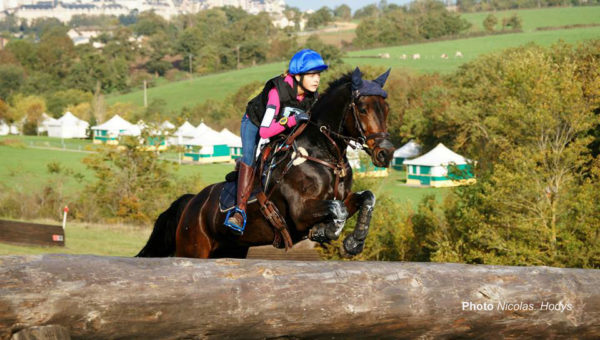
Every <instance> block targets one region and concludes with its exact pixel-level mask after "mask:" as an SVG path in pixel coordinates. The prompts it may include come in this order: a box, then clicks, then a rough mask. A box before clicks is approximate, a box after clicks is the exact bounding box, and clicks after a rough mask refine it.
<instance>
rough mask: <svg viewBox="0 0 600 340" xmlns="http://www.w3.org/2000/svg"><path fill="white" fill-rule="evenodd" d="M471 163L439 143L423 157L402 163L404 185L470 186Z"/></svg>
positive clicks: (471, 179) (471, 175) (471, 181)
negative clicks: (404, 174)
mask: <svg viewBox="0 0 600 340" xmlns="http://www.w3.org/2000/svg"><path fill="white" fill-rule="evenodd" d="M471 163H472V161H470V160H468V159H466V158H464V157H463V156H461V155H459V154H457V153H455V152H454V151H452V150H450V149H448V148H447V147H446V146H445V145H444V144H442V143H440V144H438V145H437V146H436V147H435V148H433V150H431V151H429V152H428V153H426V154H424V155H423V156H421V157H417V158H415V159H410V160H406V161H404V165H406V167H407V172H406V173H407V179H406V184H408V185H419V186H429V187H450V186H457V185H463V184H470V183H473V182H475V178H474V176H473V172H472V168H471ZM455 170H456V171H455Z"/></svg>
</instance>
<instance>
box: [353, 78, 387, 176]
mask: <svg viewBox="0 0 600 340" xmlns="http://www.w3.org/2000/svg"><path fill="white" fill-rule="evenodd" d="M389 74H390V70H387V72H385V73H384V74H382V75H380V76H379V77H377V79H375V80H373V81H369V80H365V79H362V73H361V72H360V70H359V69H358V67H357V68H356V69H355V70H354V72H353V73H352V86H351V88H352V101H351V103H350V112H351V113H350V114H347V115H346V119H345V122H344V124H345V128H346V130H347V131H348V132H349V133H350V134H351V135H353V136H354V137H356V138H358V139H360V140H361V142H362V143H363V144H364V145H366V148H365V151H366V152H367V153H368V154H369V156H371V160H372V161H373V164H375V165H376V166H380V167H387V166H388V165H389V164H390V161H391V160H392V157H393V154H394V145H393V144H392V142H391V141H390V139H389V137H390V134H389V133H388V132H387V124H386V120H387V116H388V112H389V105H388V104H387V102H386V101H385V99H386V98H387V93H386V92H385V91H384V90H383V85H384V84H385V81H386V80H387V77H388V75H389Z"/></svg>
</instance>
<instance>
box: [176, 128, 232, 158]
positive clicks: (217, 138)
mask: <svg viewBox="0 0 600 340" xmlns="http://www.w3.org/2000/svg"><path fill="white" fill-rule="evenodd" d="M184 145H185V147H186V152H185V153H184V157H183V159H184V160H187V161H193V162H197V163H220V162H229V161H231V156H230V155H229V147H228V146H227V141H226V140H225V139H224V138H223V136H222V135H221V134H220V133H218V132H217V131H215V130H213V129H211V128H210V127H208V126H207V125H205V124H204V123H202V124H200V125H199V126H198V127H197V128H196V137H195V138H194V139H192V140H191V141H187V142H185V143H184Z"/></svg>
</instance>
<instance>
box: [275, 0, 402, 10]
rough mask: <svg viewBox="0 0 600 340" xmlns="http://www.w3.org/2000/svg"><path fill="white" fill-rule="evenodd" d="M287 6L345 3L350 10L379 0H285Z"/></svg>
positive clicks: (391, 1) (398, 0) (303, 7)
mask: <svg viewBox="0 0 600 340" xmlns="http://www.w3.org/2000/svg"><path fill="white" fill-rule="evenodd" d="M408 2H410V0H388V4H398V5H404V4H406V3H408ZM285 3H286V4H287V5H288V6H292V7H298V8H300V10H302V11H305V10H307V9H314V10H317V9H319V8H321V7H323V6H327V7H329V8H331V9H333V8H335V7H337V6H339V5H341V4H346V5H348V6H350V8H352V12H354V11H356V10H357V9H359V8H362V7H365V6H366V5H370V4H373V3H374V4H377V3H379V0H285Z"/></svg>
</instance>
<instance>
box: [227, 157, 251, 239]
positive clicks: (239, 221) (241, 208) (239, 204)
mask: <svg viewBox="0 0 600 340" xmlns="http://www.w3.org/2000/svg"><path fill="white" fill-rule="evenodd" d="M239 164H240V170H239V172H238V178H237V200H236V207H235V210H234V211H235V213H234V214H233V216H230V217H229V218H228V220H227V221H226V222H225V225H226V226H228V227H229V228H231V229H233V230H234V231H236V232H238V233H239V234H240V235H241V234H243V233H244V229H245V227H246V217H245V214H246V203H247V202H248V198H250V194H251V193H252V180H253V179H254V168H253V167H251V166H249V165H247V164H246V163H244V162H240V163H239ZM242 214H243V215H242Z"/></svg>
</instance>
